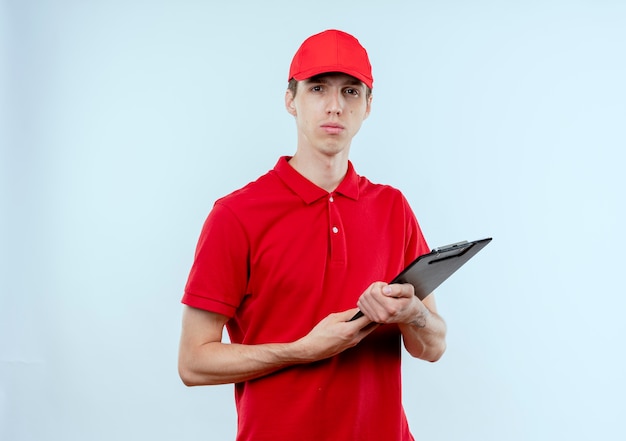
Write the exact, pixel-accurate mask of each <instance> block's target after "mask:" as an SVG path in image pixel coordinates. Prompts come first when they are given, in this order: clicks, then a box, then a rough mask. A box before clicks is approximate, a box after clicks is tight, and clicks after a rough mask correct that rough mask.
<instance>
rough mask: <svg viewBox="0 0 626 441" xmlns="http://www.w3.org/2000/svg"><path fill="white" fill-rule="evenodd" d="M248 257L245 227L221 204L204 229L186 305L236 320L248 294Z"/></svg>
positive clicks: (186, 294)
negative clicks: (241, 304) (243, 300)
mask: <svg viewBox="0 0 626 441" xmlns="http://www.w3.org/2000/svg"><path fill="white" fill-rule="evenodd" d="M248 256H249V240H248V237H247V235H246V232H245V229H244V228H243V225H242V224H241V222H240V221H239V219H237V217H236V216H235V215H234V214H233V213H232V212H231V211H230V210H229V209H228V207H227V206H225V205H223V204H221V203H220V202H219V201H218V202H217V203H216V204H215V206H214V207H213V210H211V213H210V214H209V216H208V217H207V219H206V221H205V223H204V225H203V227H202V232H201V233H200V238H199V240H198V245H197V247H196V253H195V258H194V262H193V265H192V267H191V271H190V273H189V278H188V280H187V284H186V286H185V292H184V295H183V298H182V303H184V304H186V305H188V306H191V307H194V308H199V309H204V310H207V311H212V312H216V313H219V314H223V315H225V316H227V317H232V316H233V315H234V314H235V311H236V310H237V307H238V306H239V304H240V303H241V300H242V299H243V297H244V295H245V293H246V288H247V283H248V273H249V271H248V261H249V258H248Z"/></svg>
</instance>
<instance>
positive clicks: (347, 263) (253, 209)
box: [179, 30, 446, 441]
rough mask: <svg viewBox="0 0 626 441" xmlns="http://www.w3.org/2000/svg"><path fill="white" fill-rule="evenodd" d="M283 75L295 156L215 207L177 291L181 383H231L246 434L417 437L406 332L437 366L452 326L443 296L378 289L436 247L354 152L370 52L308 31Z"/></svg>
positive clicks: (417, 351) (367, 90) (419, 353)
mask: <svg viewBox="0 0 626 441" xmlns="http://www.w3.org/2000/svg"><path fill="white" fill-rule="evenodd" d="M289 80H290V83H289V87H288V90H287V92H286V95H285V106H286V108H287V112H289V113H290V114H291V115H292V116H293V117H294V119H295V122H296V128H297V148H296V152H295V154H294V155H293V156H292V157H283V158H280V159H279V160H278V163H277V164H276V166H275V167H274V169H273V170H271V171H269V172H268V173H267V174H265V175H263V176H261V177H260V178H259V179H258V180H256V181H255V182H252V183H250V184H248V185H247V186H245V187H244V188H242V189H240V190H237V191H235V192H234V193H232V194H230V195H228V196H226V197H224V198H222V199H219V200H218V201H217V202H216V203H215V206H214V207H213V210H212V211H211V213H210V214H209V216H208V218H207V220H206V222H205V225H204V227H203V230H202V233H201V236H200V239H199V242H198V247H197V250H196V257H195V260H194V263H193V266H192V269H191V273H190V275H189V280H188V282H187V286H186V288H185V293H184V296H183V300H182V301H183V303H184V304H186V305H187V306H186V307H185V310H184V314H183V328H182V336H181V343H180V356H179V371H180V375H181V378H182V380H183V382H184V383H185V384H186V385H189V386H191V385H209V384H222V383H234V384H235V400H236V407H237V412H238V431H237V440H240V441H243V440H255V441H263V440H268V441H282V440H285V441H287V440H289V441H293V440H300V441H303V440H304V441H306V440H311V441H313V440H314V441H321V440H358V441H367V440H372V441H381V440H385V441H391V440H398V441H400V440H402V441H405V440H412V439H413V437H412V435H411V433H410V432H409V428H408V424H407V420H406V416H405V413H404V410H403V407H402V400H401V379H400V356H401V341H402V342H403V343H404V346H405V348H406V350H407V351H408V352H409V353H410V354H411V355H412V356H414V357H419V358H422V359H425V360H429V361H436V360H437V359H439V357H441V355H442V354H443V352H444V350H445V332H446V328H445V324H444V321H443V320H442V319H441V318H440V317H439V316H438V315H437V312H436V308H435V303H434V296H432V295H431V296H429V297H427V298H426V299H425V300H424V301H423V302H422V301H420V300H419V299H418V298H417V297H415V296H414V292H413V287H412V286H411V285H408V284H406V285H399V284H394V285H389V284H387V283H385V282H383V281H385V280H391V279H392V278H393V277H394V276H396V275H397V274H398V273H399V272H400V271H401V270H402V269H403V268H404V267H405V266H406V265H407V264H408V263H409V262H411V261H412V260H413V259H414V258H415V257H417V256H418V255H420V254H424V253H426V252H428V251H429V249H428V246H427V245H426V242H425V240H424V237H423V236H422V233H421V231H420V228H419V225H418V223H417V220H416V218H415V216H414V214H413V212H412V211H411V209H410V207H409V205H408V203H407V201H406V199H405V198H404V196H403V195H402V194H401V193H400V192H399V191H398V190H396V189H394V188H392V187H389V186H384V185H377V184H373V183H371V182H369V181H368V180H367V179H366V178H364V177H362V176H359V175H357V174H356V172H355V171H354V168H353V166H352V164H351V162H350V161H349V160H348V154H349V151H350V144H351V142H352V138H353V137H354V136H355V135H356V133H357V132H358V131H359V128H360V127H361V124H362V122H363V121H364V120H365V119H366V118H367V116H368V115H369V113H370V110H371V105H372V96H371V90H372V86H373V78H372V73H371V66H370V62H369V59H368V56H367V53H366V51H365V49H364V48H363V47H362V46H361V45H360V43H359V42H358V41H357V40H356V39H355V38H354V37H353V36H351V35H349V34H346V33H344V32H341V31H337V30H328V31H325V32H322V33H320V34H316V35H313V36H312V37H309V38H308V39H307V40H306V41H304V43H303V44H302V46H301V47H300V48H299V50H298V51H297V53H296V54H295V56H294V58H293V61H292V64H291V68H290V73H289ZM358 310H360V311H361V312H362V313H363V316H362V317H360V318H358V319H356V320H352V321H351V320H350V319H351V318H352V317H353V316H354V315H355V313H356V312H357V311H358ZM224 326H226V328H227V330H228V332H229V336H230V340H231V343H223V342H222V330H223V328H224Z"/></svg>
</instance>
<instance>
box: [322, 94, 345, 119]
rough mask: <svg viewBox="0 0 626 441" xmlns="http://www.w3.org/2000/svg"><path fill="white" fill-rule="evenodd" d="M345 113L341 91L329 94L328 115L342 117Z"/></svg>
mask: <svg viewBox="0 0 626 441" xmlns="http://www.w3.org/2000/svg"><path fill="white" fill-rule="evenodd" d="M342 111H343V97H342V95H341V91H337V92H334V93H331V94H329V97H328V103H327V109H326V113H328V114H329V115H341V112H342Z"/></svg>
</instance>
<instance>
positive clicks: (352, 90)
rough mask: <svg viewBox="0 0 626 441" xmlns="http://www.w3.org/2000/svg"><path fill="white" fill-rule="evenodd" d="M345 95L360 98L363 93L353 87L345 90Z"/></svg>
mask: <svg viewBox="0 0 626 441" xmlns="http://www.w3.org/2000/svg"><path fill="white" fill-rule="evenodd" d="M345 93H347V94H348V95H352V96H359V94H360V93H361V91H360V90H359V89H355V88H353V87H348V88H347V89H346V90H345Z"/></svg>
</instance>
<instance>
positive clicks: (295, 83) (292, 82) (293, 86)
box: [287, 78, 372, 99]
mask: <svg viewBox="0 0 626 441" xmlns="http://www.w3.org/2000/svg"><path fill="white" fill-rule="evenodd" d="M364 86H365V99H368V98H369V97H370V95H371V94H372V89H370V88H369V86H367V85H365V84H364ZM287 90H290V91H291V95H292V96H293V97H294V98H295V97H296V92H297V91H298V80H296V79H295V78H292V79H290V80H289V83H288V84H287Z"/></svg>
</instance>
